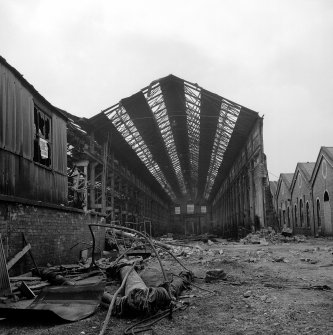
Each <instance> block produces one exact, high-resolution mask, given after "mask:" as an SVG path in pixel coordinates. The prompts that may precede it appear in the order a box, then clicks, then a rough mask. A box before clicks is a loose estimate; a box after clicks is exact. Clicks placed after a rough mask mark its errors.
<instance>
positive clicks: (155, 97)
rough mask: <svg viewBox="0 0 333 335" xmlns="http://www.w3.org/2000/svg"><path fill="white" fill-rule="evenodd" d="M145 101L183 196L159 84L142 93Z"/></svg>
mask: <svg viewBox="0 0 333 335" xmlns="http://www.w3.org/2000/svg"><path fill="white" fill-rule="evenodd" d="M143 94H144V96H145V98H146V101H147V103H148V105H149V107H150V109H151V111H152V113H153V115H154V118H155V121H156V123H157V125H158V128H159V129H160V132H161V135H162V138H163V141H164V144H165V147H166V150H167V152H168V154H169V157H170V160H171V163H172V166H173V169H174V171H175V174H176V177H177V180H178V184H179V187H180V190H181V192H182V193H183V194H185V193H186V186H185V182H184V176H183V173H182V170H181V167H180V161H179V157H178V153H177V149H176V144H175V140H174V137H173V133H172V129H171V124H170V120H169V116H168V113H167V108H166V105H165V101H164V98H163V94H162V89H161V86H160V84H159V83H158V84H156V85H154V86H153V89H151V90H149V89H148V90H147V91H144V92H143Z"/></svg>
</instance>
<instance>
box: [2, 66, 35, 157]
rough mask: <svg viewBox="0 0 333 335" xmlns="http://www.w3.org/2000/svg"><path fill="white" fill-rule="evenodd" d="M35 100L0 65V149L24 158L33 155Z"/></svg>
mask: <svg viewBox="0 0 333 335" xmlns="http://www.w3.org/2000/svg"><path fill="white" fill-rule="evenodd" d="M33 106H34V104H33V98H32V95H31V94H30V93H29V92H28V91H27V90H26V89H25V88H24V87H23V86H22V84H21V83H20V81H19V80H18V79H17V78H15V76H14V75H13V74H12V73H11V72H10V71H8V69H6V68H5V67H4V66H3V65H1V64H0V121H1V122H0V123H1V127H0V130H1V131H0V147H1V148H4V149H6V150H9V151H11V152H13V153H16V154H18V155H23V157H25V158H28V159H32V155H33V125H34V124H33Z"/></svg>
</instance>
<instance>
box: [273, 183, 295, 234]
mask: <svg viewBox="0 0 333 335" xmlns="http://www.w3.org/2000/svg"><path fill="white" fill-rule="evenodd" d="M279 183H281V186H280V187H279V188H278V194H277V196H276V198H277V204H276V206H277V209H276V213H277V216H278V221H279V228H280V229H282V228H283V227H284V226H286V227H290V228H292V217H291V207H290V201H289V200H290V199H291V195H290V191H289V187H288V186H287V184H286V183H285V182H284V180H283V179H282V178H281V177H280V180H279ZM288 206H289V220H288ZM283 213H284V215H283Z"/></svg>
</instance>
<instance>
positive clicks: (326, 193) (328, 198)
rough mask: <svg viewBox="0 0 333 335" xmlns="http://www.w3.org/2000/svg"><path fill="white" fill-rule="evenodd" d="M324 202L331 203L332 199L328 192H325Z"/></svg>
mask: <svg viewBox="0 0 333 335" xmlns="http://www.w3.org/2000/svg"><path fill="white" fill-rule="evenodd" d="M324 201H325V202H326V201H330V197H329V195H328V192H327V191H325V193H324Z"/></svg>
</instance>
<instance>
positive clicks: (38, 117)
mask: <svg viewBox="0 0 333 335" xmlns="http://www.w3.org/2000/svg"><path fill="white" fill-rule="evenodd" d="M33 122H34V124H33V129H34V133H33V143H34V145H33V161H34V163H35V164H37V165H39V166H41V167H44V168H46V169H52V163H53V159H52V153H53V146H52V143H53V141H52V137H53V131H52V116H51V115H50V114H49V113H47V112H45V110H44V109H42V108H41V107H40V106H39V105H38V104H36V103H35V102H34V120H33ZM41 123H42V124H41ZM41 139H42V140H43V141H45V142H46V145H47V151H48V158H43V157H42V153H41V149H40V140H41Z"/></svg>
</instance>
